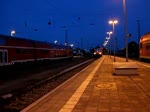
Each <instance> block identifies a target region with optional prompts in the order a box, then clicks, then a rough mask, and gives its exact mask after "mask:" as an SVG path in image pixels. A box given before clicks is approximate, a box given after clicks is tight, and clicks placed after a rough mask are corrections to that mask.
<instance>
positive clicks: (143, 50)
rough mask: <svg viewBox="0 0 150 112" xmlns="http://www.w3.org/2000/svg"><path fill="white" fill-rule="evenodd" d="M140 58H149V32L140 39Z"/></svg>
mask: <svg viewBox="0 0 150 112" xmlns="http://www.w3.org/2000/svg"><path fill="white" fill-rule="evenodd" d="M140 59H150V32H148V33H146V34H144V35H143V36H142V37H141V39H140Z"/></svg>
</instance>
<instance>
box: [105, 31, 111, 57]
mask: <svg viewBox="0 0 150 112" xmlns="http://www.w3.org/2000/svg"><path fill="white" fill-rule="evenodd" d="M107 34H108V35H109V37H108V38H109V40H110V35H111V34H112V31H110V32H107ZM106 39H107V38H106ZM109 55H110V57H111V40H110V43H109Z"/></svg>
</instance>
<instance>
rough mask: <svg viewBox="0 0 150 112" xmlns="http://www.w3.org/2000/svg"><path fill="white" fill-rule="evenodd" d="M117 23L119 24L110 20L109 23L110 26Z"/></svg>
mask: <svg viewBox="0 0 150 112" xmlns="http://www.w3.org/2000/svg"><path fill="white" fill-rule="evenodd" d="M117 23H118V21H117V20H110V21H109V24H117Z"/></svg>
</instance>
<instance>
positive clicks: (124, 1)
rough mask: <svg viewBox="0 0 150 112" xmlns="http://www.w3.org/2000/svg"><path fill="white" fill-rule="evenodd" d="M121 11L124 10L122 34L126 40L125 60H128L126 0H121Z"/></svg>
mask: <svg viewBox="0 0 150 112" xmlns="http://www.w3.org/2000/svg"><path fill="white" fill-rule="evenodd" d="M123 12H124V36H125V40H126V62H128V37H127V23H126V22H127V20H126V0H123Z"/></svg>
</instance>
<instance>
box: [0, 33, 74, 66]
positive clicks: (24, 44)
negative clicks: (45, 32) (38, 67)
mask: <svg viewBox="0 0 150 112" xmlns="http://www.w3.org/2000/svg"><path fill="white" fill-rule="evenodd" d="M72 56H73V53H72V48H71V47H70V46H65V45H55V44H52V43H48V42H41V41H35V40H30V39H24V38H17V37H11V36H5V35H0V66H4V65H11V64H13V63H16V62H19V63H20V62H27V61H38V60H46V59H49V60H51V59H62V58H70V57H72ZM58 57H59V58H58Z"/></svg>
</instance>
